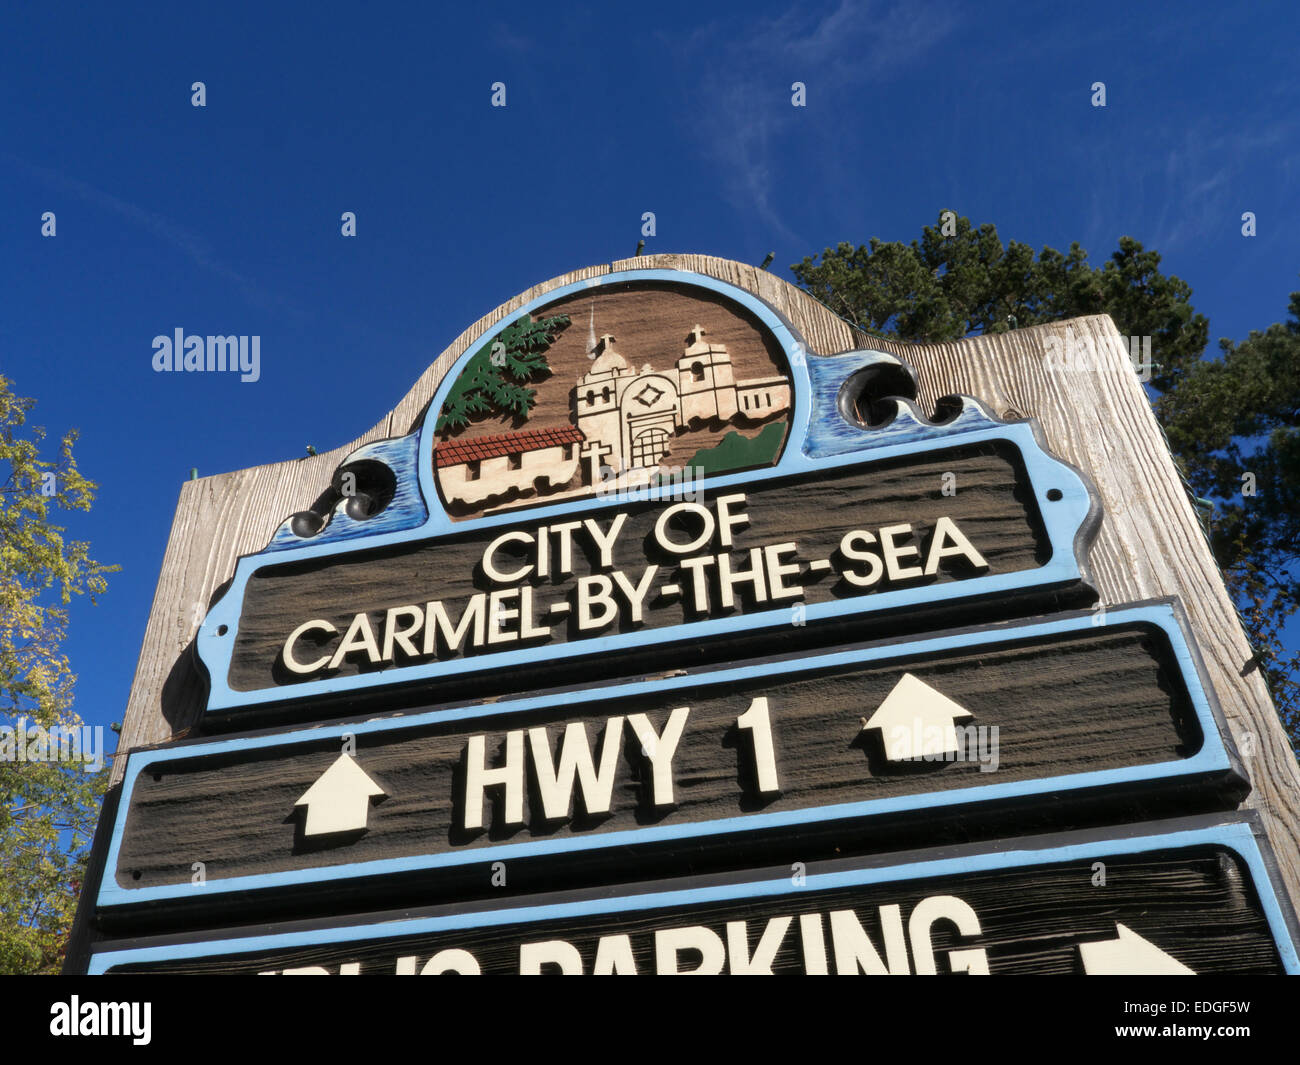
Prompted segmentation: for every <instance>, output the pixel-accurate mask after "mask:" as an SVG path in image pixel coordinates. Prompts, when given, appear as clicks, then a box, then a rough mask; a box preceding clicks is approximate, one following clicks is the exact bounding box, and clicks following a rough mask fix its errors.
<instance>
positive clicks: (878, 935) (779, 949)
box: [90, 819, 1298, 975]
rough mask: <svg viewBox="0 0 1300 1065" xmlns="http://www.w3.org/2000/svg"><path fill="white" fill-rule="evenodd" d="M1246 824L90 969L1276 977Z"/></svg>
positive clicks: (1276, 945) (1287, 965) (1270, 909)
mask: <svg viewBox="0 0 1300 1065" xmlns="http://www.w3.org/2000/svg"><path fill="white" fill-rule="evenodd" d="M1256 831H1257V829H1253V826H1252V823H1250V822H1247V821H1244V820H1218V821H1211V820H1204V819H1203V820H1201V821H1199V822H1198V821H1182V822H1174V823H1165V824H1159V823H1154V824H1148V825H1144V826H1140V827H1138V828H1136V829H1134V830H1132V831H1131V832H1130V833H1127V834H1122V835H1121V834H1117V835H1114V836H1111V837H1109V838H1106V837H1104V836H1099V835H1085V834H1078V833H1075V834H1069V835H1064V836H1060V837H1056V838H1054V839H1046V838H1042V837H1039V838H1036V839H1029V840H1023V841H1018V843H1017V844H1016V846H1015V848H1014V849H1009V848H1006V847H1005V846H1004V847H1003V848H1000V849H997V850H988V849H979V848H963V849H957V850H952V851H949V852H914V853H912V854H909V855H903V856H898V857H897V858H892V859H884V860H881V861H877V862H873V863H867V864H850V863H832V864H828V865H825V866H810V867H807V868H804V867H802V866H800V865H797V864H796V865H795V866H793V867H792V868H790V869H783V870H769V871H767V872H765V873H764V874H758V875H756V874H750V875H746V876H741V877H731V878H723V879H713V880H706V879H697V880H693V881H685V882H683V881H671V882H661V883H658V884H648V885H640V886H639V887H638V888H637V889H635V890H632V891H626V892H625V893H621V894H614V893H611V892H608V891H606V892H602V893H591V892H588V893H586V894H584V895H577V896H554V897H549V898H547V897H543V898H533V899H529V900H526V901H522V902H521V901H519V900H514V901H512V902H503V903H499V904H497V905H495V906H490V907H487V906H483V907H481V908H480V909H478V910H474V909H472V908H467V907H464V906H462V907H458V908H454V909H451V908H449V909H444V910H436V911H429V912H427V913H425V914H422V915H410V914H389V915H375V917H374V918H371V919H370V920H368V921H361V922H356V923H347V924H344V923H337V922H336V923H334V924H332V925H329V926H315V927H312V926H305V925H297V926H284V927H282V928H279V929H276V930H274V931H272V932H270V933H269V934H268V933H266V932H265V931H254V930H241V931H235V932H229V933H223V934H222V935H221V936H220V937H211V936H209V937H206V938H204V937H174V938H171V939H168V940H158V941H154V942H152V943H146V942H137V943H117V944H103V945H101V948H100V950H99V951H98V952H97V953H95V954H94V955H93V956H92V959H91V964H90V971H91V972H169V973H213V972H220V973H285V974H299V973H303V974H308V973H310V974H360V975H391V974H412V975H414V974H421V975H435V974H440V973H452V972H454V973H464V974H477V973H485V974H512V973H545V972H562V973H573V974H578V973H583V974H633V973H637V974H646V973H657V974H678V973H730V974H748V973H754V974H758V973H808V974H822V973H842V974H854V973H864V972H865V973H872V974H886V973H888V974H894V975H904V974H931V973H934V974H947V973H967V974H975V975H983V974H991V975H1048V974H1076V975H1083V974H1087V975H1113V974H1159V975H1192V974H1210V973H1213V974H1266V973H1285V972H1292V973H1293V972H1296V971H1297V968H1298V966H1297V958H1296V950H1295V942H1294V938H1293V932H1292V927H1293V921H1291V919H1290V915H1289V914H1287V913H1284V911H1283V909H1282V908H1281V905H1280V904H1279V902H1278V899H1277V897H1276V895H1275V894H1274V891H1273V887H1272V884H1271V881H1270V875H1269V870H1268V862H1267V860H1266V858H1265V856H1264V852H1262V851H1261V844H1260V842H1259V841H1258V840H1257V838H1256V835H1255V832H1256Z"/></svg>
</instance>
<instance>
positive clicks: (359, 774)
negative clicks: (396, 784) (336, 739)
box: [294, 754, 388, 836]
mask: <svg viewBox="0 0 1300 1065" xmlns="http://www.w3.org/2000/svg"><path fill="white" fill-rule="evenodd" d="M386 794H388V793H387V792H386V791H384V789H383V788H381V787H380V786H379V785H378V784H376V783H375V782H374V781H373V780H371V779H370V777H369V776H367V775H366V771H365V770H364V769H362V768H361V767H360V766H359V765H357V763H356V762H355V761H354V760H353V758H352V755H350V754H341V755H339V756H338V758H337V759H336V760H335V761H334V764H333V765H332V766H330V767H329V768H328V769H327V770H325V772H323V773H322V774H321V775H320V776H319V777H317V778H316V783H315V784H313V785H312V786H311V787H310V788H308V789H307V790H306V791H305V792H303V795H302V798H301V799H299V800H298V801H297V802H296V803H294V806H295V807H297V806H305V807H307V823H306V825H305V826H304V827H303V835H305V836H328V835H330V834H332V833H335V832H355V831H357V830H358V829H362V828H365V827H366V818H367V817H368V816H369V814H370V800H371V798H372V797H374V796H376V795H386Z"/></svg>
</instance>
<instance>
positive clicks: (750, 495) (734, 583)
mask: <svg viewBox="0 0 1300 1065" xmlns="http://www.w3.org/2000/svg"><path fill="white" fill-rule="evenodd" d="M915 395H916V387H915V381H914V379H913V378H912V375H911V371H910V370H909V369H908V368H907V367H906V366H905V365H904V364H903V363H901V362H900V361H899V360H898V359H896V358H894V357H893V356H889V355H886V354H883V353H881V352H872V351H856V352H850V353H847V354H842V355H838V356H833V357H822V356H818V355H812V354H809V353H808V352H807V351H806V349H805V347H804V345H803V344H802V342H801V341H800V340H799V339H798V338H797V337H796V336H795V335H794V333H793V332H792V330H791V329H790V327H789V326H788V325H787V324H786V323H785V322H783V321H782V320H781V319H780V318H779V317H778V316H777V315H776V314H775V313H774V312H773V311H772V310H771V308H769V307H768V306H767V305H765V304H764V303H762V302H761V301H759V300H757V299H756V298H755V297H753V296H752V295H750V294H749V293H747V292H744V291H742V290H740V289H736V288H733V287H731V286H728V285H726V284H724V283H722V282H720V281H717V280H715V279H713V278H708V277H705V276H703V275H695V274H689V273H685V272H681V271H671V272H669V271H654V270H644V271H633V272H629V273H623V274H613V275H608V276H604V277H601V278H598V279H594V280H592V281H590V282H582V283H578V284H574V285H570V286H568V287H567V288H563V289H560V290H558V291H556V292H552V293H550V294H548V295H547V296H546V297H544V298H541V299H539V300H538V301H535V303H534V304H530V305H528V306H526V307H525V308H523V310H522V311H521V312H520V313H519V314H518V315H517V316H515V317H514V318H512V319H510V320H509V321H508V322H505V323H503V324H502V325H501V326H499V327H497V328H495V329H493V330H491V331H489V332H488V333H487V334H485V335H484V336H483V337H482V338H481V341H480V342H479V343H477V344H475V345H471V347H470V349H469V350H468V351H467V352H466V354H465V355H464V356H463V357H462V359H461V360H460V362H459V363H457V365H456V366H455V367H454V368H453V369H452V371H451V372H450V373H449V374H448V375H447V376H446V378H445V380H444V381H443V383H442V385H441V386H440V388H439V390H438V393H437V395H436V396H435V398H434V400H433V402H432V403H431V404H430V406H429V408H428V411H427V413H426V415H425V417H424V419H423V422H422V424H421V426H420V427H419V428H418V429H417V430H416V431H415V432H414V433H412V434H411V435H410V436H408V437H403V438H400V439H393V440H385V441H381V442H379V443H375V444H370V445H367V446H366V447H363V448H361V449H360V450H358V451H357V452H355V453H354V454H353V455H352V456H351V457H350V458H349V459H348V460H347V461H346V462H345V463H344V464H343V465H342V466H341V467H340V468H339V470H338V471H337V473H336V475H335V484H334V491H333V495H332V496H329V497H328V498H327V505H325V506H323V507H322V509H323V510H324V511H325V513H315V512H304V513H302V514H299V515H295V516H294V517H293V518H291V519H290V520H288V521H286V522H285V523H284V525H283V526H282V527H281V528H280V530H279V531H278V532H277V533H276V534H275V536H274V537H273V539H272V541H271V543H270V544H269V545H268V547H267V548H266V549H265V550H264V551H262V552H261V553H259V554H257V555H253V556H246V557H244V558H242V559H241V560H240V562H239V564H238V567H237V569H236V572H235V575H234V579H233V581H232V583H231V586H230V588H229V590H228V591H227V592H226V594H225V596H224V597H223V598H222V599H221V600H220V601H219V602H218V603H217V604H216V605H215V606H214V607H213V609H212V610H211V611H210V612H209V615H208V617H207V619H206V620H205V622H204V623H203V625H202V627H201V629H200V632H199V635H198V639H197V647H198V653H199V656H200V659H201V661H202V662H203V664H204V665H205V667H206V669H207V672H208V674H209V678H210V691H209V696H208V702H207V723H208V724H209V725H218V726H220V725H223V724H224V725H225V727H237V725H236V723H237V722H238V721H242V720H247V719H249V718H250V716H251V715H255V714H259V713H262V714H265V713H281V714H298V715H305V714H308V713H310V714H313V715H315V716H322V717H324V716H337V715H338V713H339V712H341V711H340V709H339V707H340V705H341V704H342V705H343V707H344V709H347V708H350V707H351V705H352V704H353V703H355V702H356V701H357V700H358V699H359V698H360V697H361V696H363V695H369V696H371V697H372V698H373V697H378V696H383V697H386V698H389V699H390V700H391V698H392V697H394V696H397V697H399V698H404V696H402V695H401V693H402V692H403V691H406V692H409V691H411V690H417V691H418V692H419V693H420V694H419V695H418V696H416V697H417V698H423V699H427V698H428V697H429V692H433V693H435V694H436V695H437V696H438V697H445V696H448V695H459V694H463V693H464V692H467V691H473V692H475V693H476V694H486V693H488V692H489V691H507V690H509V689H510V688H511V687H514V688H515V689H518V688H520V687H531V688H536V687H537V686H538V678H539V677H540V676H542V675H543V674H545V675H546V676H548V677H553V678H556V682H564V681H565V679H566V678H578V677H583V678H586V677H590V676H595V675H598V674H603V675H607V676H608V675H612V674H613V673H614V672H620V673H623V674H627V673H628V672H630V671H633V670H635V669H637V668H641V666H642V665H645V667H646V668H661V667H662V663H663V657H662V654H661V652H663V651H664V650H665V649H672V651H673V653H674V654H675V655H679V656H693V657H694V659H696V660H699V661H705V660H707V659H708V658H709V657H710V655H711V656H712V657H713V658H714V659H715V660H716V659H717V658H719V657H723V656H725V655H726V654H728V653H734V652H729V651H728V649H727V648H728V641H736V640H739V639H741V638H742V637H743V638H744V639H746V640H753V639H761V638H765V639H767V640H768V641H769V643H772V642H775V641H777V640H779V639H780V638H781V637H782V635H784V634H791V633H801V632H802V630H804V629H805V628H807V629H808V630H809V631H813V630H817V629H819V627H826V626H831V625H841V626H842V625H844V624H846V623H848V622H855V623H859V622H863V621H864V620H872V619H874V620H875V621H876V622H877V624H879V623H881V622H883V621H884V620H885V619H888V623H889V624H890V625H891V626H895V627H901V628H902V629H904V630H906V629H908V628H911V629H915V628H916V627H918V626H920V625H922V624H925V623H932V622H933V620H934V619H935V618H937V617H939V616H941V615H942V616H945V617H948V618H949V619H951V612H952V611H953V610H954V609H955V608H956V607H957V606H958V605H959V604H964V605H966V606H967V607H970V606H974V605H977V604H981V603H986V602H987V601H989V600H991V599H995V598H996V599H1005V598H1007V597H1013V596H1023V595H1026V594H1030V593H1032V594H1033V595H1035V596H1037V597H1039V598H1040V599H1042V600H1043V601H1044V602H1053V601H1066V600H1069V599H1070V598H1074V599H1075V600H1076V601H1077V600H1079V599H1080V598H1081V597H1082V596H1086V594H1087V589H1086V587H1085V586H1084V584H1083V582H1084V579H1085V573H1084V569H1083V556H1084V553H1085V549H1086V544H1087V539H1088V537H1089V536H1090V535H1091V532H1092V530H1093V529H1094V527H1095V525H1096V522H1097V520H1098V511H1097V508H1096V506H1095V504H1094V502H1093V500H1092V497H1091V493H1090V490H1089V487H1088V486H1087V484H1086V483H1085V482H1084V480H1083V479H1082V477H1081V476H1080V475H1079V474H1078V473H1077V472H1076V471H1075V470H1073V469H1072V468H1071V467H1069V466H1067V465H1066V464H1064V463H1062V462H1060V461H1059V460H1057V459H1055V458H1052V457H1051V456H1049V455H1048V454H1047V452H1046V451H1045V450H1044V448H1043V446H1042V444H1041V442H1040V441H1039V440H1038V438H1037V436H1036V429H1035V427H1034V426H1033V425H1032V423H1030V422H1028V421H1013V422H1004V421H1000V420H998V419H997V418H996V417H994V415H993V414H992V413H991V412H990V411H988V410H986V409H985V408H984V407H983V406H982V405H981V404H980V403H979V402H978V401H976V400H974V399H970V398H968V397H949V399H947V400H945V401H943V403H942V404H940V409H939V411H937V412H936V413H935V415H934V417H933V418H932V417H928V416H927V415H926V414H925V413H923V412H922V411H921V410H920V409H919V408H918V407H917V405H916V404H915V402H914V398H915ZM330 499H332V502H329V500H330ZM927 619H929V620H928V621H927ZM951 623H952V622H951V620H948V624H951ZM650 652H654V656H656V657H655V660H654V661H651V659H649V658H645V656H646V655H647V654H649V653H650ZM745 653H754V652H753V651H752V650H749V651H746V652H745ZM638 655H640V656H642V657H640V658H638ZM674 664H676V665H682V664H685V662H684V661H678V662H675V663H674ZM458 683H459V685H460V686H459V687H457V686H456V685H457V684H458ZM412 685H417V686H418V687H417V688H416V689H412ZM466 685H470V686H471V687H467V686H466ZM390 705H392V704H391V702H390ZM331 707H333V708H334V709H333V710H331Z"/></svg>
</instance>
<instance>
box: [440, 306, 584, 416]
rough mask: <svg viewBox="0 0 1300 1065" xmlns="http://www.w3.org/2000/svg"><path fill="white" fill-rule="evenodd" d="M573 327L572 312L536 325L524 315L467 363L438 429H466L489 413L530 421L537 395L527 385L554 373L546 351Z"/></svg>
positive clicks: (451, 394) (541, 321)
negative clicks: (570, 325)
mask: <svg viewBox="0 0 1300 1065" xmlns="http://www.w3.org/2000/svg"><path fill="white" fill-rule="evenodd" d="M568 324H569V316H568V315H567V314H558V315H556V316H555V317H553V318H543V319H541V320H540V321H537V322H534V321H533V320H532V319H531V318H530V317H529V316H528V315H524V316H523V317H522V318H520V319H519V320H518V321H516V322H512V323H511V324H510V325H508V326H506V328H505V329H503V330H502V331H501V333H500V335H499V336H498V337H497V338H496V340H494V341H493V342H492V343H491V344H484V345H483V346H482V347H481V348H479V350H478V351H476V352H475V353H474V356H473V357H472V358H471V359H470V360H469V362H468V363H466V365H465V369H464V370H462V371H461V373H460V376H459V377H457V378H456V381H455V383H454V384H453V385H452V386H451V391H450V392H448V393H447V399H446V400H445V401H444V402H443V405H442V411H441V412H440V413H439V415H438V424H437V427H436V431H437V432H442V431H443V430H445V429H447V430H457V429H464V428H465V426H467V425H469V423H470V422H471V421H473V420H474V419H475V418H476V417H479V416H482V415H485V414H512V415H514V416H515V417H516V418H518V419H520V420H523V419H526V418H527V417H528V415H529V414H530V413H531V412H532V409H533V401H534V399H535V398H536V396H537V391H536V390H535V389H532V388H525V387H524V386H525V385H526V384H527V383H528V382H530V381H537V380H540V379H541V378H543V377H545V376H546V375H548V374H549V373H550V372H551V368H550V365H549V364H548V363H547V361H546V351H547V349H548V348H549V347H550V346H551V345H552V344H554V343H555V338H556V337H557V336H558V335H559V334H560V331H561V330H562V329H564V328H565V327H566V326H568Z"/></svg>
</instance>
